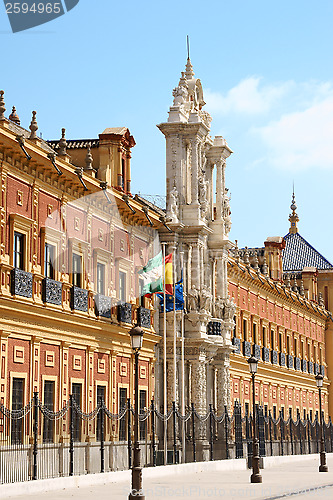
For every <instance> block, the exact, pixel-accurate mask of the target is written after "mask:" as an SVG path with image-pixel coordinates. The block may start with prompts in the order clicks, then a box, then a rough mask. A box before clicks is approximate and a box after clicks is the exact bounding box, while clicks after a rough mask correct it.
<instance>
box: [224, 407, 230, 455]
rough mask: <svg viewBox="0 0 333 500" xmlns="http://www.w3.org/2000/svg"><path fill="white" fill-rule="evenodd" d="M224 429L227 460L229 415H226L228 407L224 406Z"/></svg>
mask: <svg viewBox="0 0 333 500" xmlns="http://www.w3.org/2000/svg"><path fill="white" fill-rule="evenodd" d="M224 415H225V417H224V429H225V456H226V458H227V459H228V458H229V426H228V424H229V415H228V407H227V405H224Z"/></svg>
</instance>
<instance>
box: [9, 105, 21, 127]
mask: <svg viewBox="0 0 333 500" xmlns="http://www.w3.org/2000/svg"><path fill="white" fill-rule="evenodd" d="M9 119H10V121H12V122H14V123H16V124H17V125H20V123H21V120H20V119H19V117H18V115H17V113H16V108H15V106H13V108H12V112H11V114H10V115H9Z"/></svg>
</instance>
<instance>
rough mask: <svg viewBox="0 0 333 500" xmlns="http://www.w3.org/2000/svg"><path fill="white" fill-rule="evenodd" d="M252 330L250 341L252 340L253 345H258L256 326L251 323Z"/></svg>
mask: <svg viewBox="0 0 333 500" xmlns="http://www.w3.org/2000/svg"><path fill="white" fill-rule="evenodd" d="M252 329H253V339H252V340H253V342H254V344H258V339H257V325H256V324H255V323H253V326H252Z"/></svg>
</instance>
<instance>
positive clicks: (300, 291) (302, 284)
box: [299, 278, 305, 297]
mask: <svg viewBox="0 0 333 500" xmlns="http://www.w3.org/2000/svg"><path fill="white" fill-rule="evenodd" d="M299 293H300V295H302V297H304V295H305V291H304V281H303V278H302V279H301V284H300V287H299Z"/></svg>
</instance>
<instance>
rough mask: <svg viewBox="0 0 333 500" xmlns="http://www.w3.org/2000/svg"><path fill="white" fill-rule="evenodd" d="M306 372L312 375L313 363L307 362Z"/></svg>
mask: <svg viewBox="0 0 333 500" xmlns="http://www.w3.org/2000/svg"><path fill="white" fill-rule="evenodd" d="M308 372H309V373H311V374H313V363H312V361H308Z"/></svg>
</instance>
